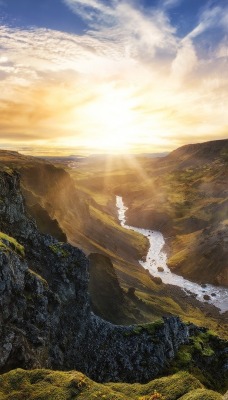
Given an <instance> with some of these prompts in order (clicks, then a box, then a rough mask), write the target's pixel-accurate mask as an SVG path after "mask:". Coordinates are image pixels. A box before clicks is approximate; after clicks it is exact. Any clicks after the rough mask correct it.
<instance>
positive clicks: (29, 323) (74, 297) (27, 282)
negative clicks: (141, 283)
mask: <svg viewBox="0 0 228 400" xmlns="http://www.w3.org/2000/svg"><path fill="white" fill-rule="evenodd" d="M0 193H1V201H0V231H1V232H4V234H7V235H8V236H4V235H3V236H2V239H0V240H1V243H0V304H1V309H0V310H1V311H0V371H1V372H6V371H8V370H10V369H12V368H16V367H19V366H20V367H21V368H35V367H44V368H47V367H48V368H53V369H62V370H64V369H77V370H80V371H82V372H84V373H86V374H87V375H88V376H89V377H91V378H93V379H95V380H97V381H110V380H111V381H125V382H134V381H140V382H145V381H147V380H149V379H152V378H153V377H155V376H157V375H158V374H160V373H161V371H162V369H163V368H164V366H165V365H167V362H168V361H169V360H171V359H172V358H173V357H174V356H175V354H176V352H177V350H178V349H179V347H180V345H181V344H183V343H187V342H188V340H189V336H190V335H193V334H194V331H195V330H196V331H197V329H198V328H195V327H192V326H187V325H185V324H184V323H182V322H181V321H180V320H179V318H177V317H170V318H164V319H163V320H161V321H159V322H157V323H154V324H147V325H142V326H129V327H123V326H114V325H112V324H111V323H108V322H105V321H103V320H102V319H100V318H98V317H97V316H95V315H94V314H93V313H92V312H91V310H90V306H89V295H88V280H89V275H88V260H87V259H86V257H85V255H84V254H83V252H82V251H80V250H79V249H77V248H74V247H72V246H71V245H69V244H66V243H59V242H58V241H57V240H56V239H54V238H52V237H51V236H49V235H44V234H40V233H39V232H38V230H37V228H36V225H35V223H34V221H33V220H32V219H31V218H29V217H28V215H27V214H26V212H25V208H24V202H23V197H22V195H21V192H20V179H19V175H18V174H17V173H15V172H12V171H9V170H5V171H4V170H3V171H1V172H0ZM10 237H13V238H14V239H12V240H11V239H10ZM11 242H12V243H11ZM10 243H11V244H10ZM15 243H19V244H20V246H23V248H22V247H19V245H18V246H17V245H15ZM18 249H20V251H18ZM21 249H23V251H22V250H21Z"/></svg>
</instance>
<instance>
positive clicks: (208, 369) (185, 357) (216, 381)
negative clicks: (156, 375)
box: [167, 331, 228, 391]
mask: <svg viewBox="0 0 228 400" xmlns="http://www.w3.org/2000/svg"><path fill="white" fill-rule="evenodd" d="M214 346H215V341H214V333H212V332H211V331H206V332H201V333H199V334H198V335H195V336H192V337H191V338H190V341H189V344H185V345H182V346H181V347H180V348H179V350H178V353H177V355H176V357H175V359H174V360H172V362H171V365H170V366H169V367H168V369H167V373H175V372H177V371H180V370H185V371H188V372H189V373H191V374H192V375H193V376H195V378H197V379H198V380H199V381H200V382H202V383H203V384H204V385H205V386H206V387H208V388H210V389H212V388H213V389H214V388H215V389H216V390H218V391H222V390H227V389H228V386H227V384H228V382H226V383H225V386H224V376H223V377H222V375H223V374H221V375H220V376H219V375H218V373H217V374H216V372H215V371H216V369H217V371H219V369H220V367H219V365H220V364H219V363H220V361H221V362H222V355H220V356H219V355H217V356H216V354H215V350H216V351H217V354H220V350H221V349H222V348H223V351H225V342H222V343H221V344H220V345H219V346H221V348H220V350H219V348H215V347H214ZM217 346H218V344H217ZM224 354H225V353H224ZM220 358H221V360H220ZM199 359H201V364H202V368H199V366H196V364H197V360H199Z"/></svg>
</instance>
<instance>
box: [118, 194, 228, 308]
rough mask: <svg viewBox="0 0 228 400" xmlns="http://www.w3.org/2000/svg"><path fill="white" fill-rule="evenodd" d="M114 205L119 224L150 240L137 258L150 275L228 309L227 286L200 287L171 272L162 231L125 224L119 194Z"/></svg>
mask: <svg viewBox="0 0 228 400" xmlns="http://www.w3.org/2000/svg"><path fill="white" fill-rule="evenodd" d="M116 207H117V210H118V218H119V221H120V224H121V226H122V227H124V228H126V229H130V230H133V231H135V232H138V233H141V234H142V235H144V236H146V237H147V238H148V240H149V242H150V247H149V250H148V253H147V256H146V257H145V260H139V263H140V264H141V265H142V267H143V268H145V269H148V270H149V272H150V273H151V275H153V276H157V277H160V278H161V279H162V281H163V282H164V283H166V284H170V285H175V286H179V287H180V288H181V289H183V290H184V291H185V292H186V294H187V295H189V296H190V295H192V294H194V295H195V297H196V298H197V299H198V300H200V301H202V302H207V303H209V304H213V305H214V306H215V307H217V308H219V310H220V312H221V313H224V312H226V311H228V290H227V288H225V287H221V286H214V285H210V284H206V285H203V287H202V286H201V285H199V284H198V283H195V282H191V281H189V280H187V279H185V278H183V277H182V276H180V275H176V274H175V273H173V272H171V270H170V269H169V268H168V266H167V263H166V262H167V255H166V253H165V252H164V251H163V248H164V244H165V239H164V236H163V235H162V233H161V232H158V231H153V230H149V229H141V228H136V227H134V226H129V225H127V224H126V216H125V213H126V211H127V209H128V208H127V207H125V205H124V203H123V199H122V197H120V196H116ZM158 267H161V268H163V272H159V271H158ZM205 295H208V296H210V299H209V300H206V299H205V298H204V296H205Z"/></svg>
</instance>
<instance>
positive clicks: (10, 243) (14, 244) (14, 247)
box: [0, 232, 25, 257]
mask: <svg viewBox="0 0 228 400" xmlns="http://www.w3.org/2000/svg"><path fill="white" fill-rule="evenodd" d="M0 250H2V251H7V252H9V251H14V252H15V253H17V254H18V255H19V256H21V257H24V256H25V249H24V246H22V245H21V244H20V243H18V241H17V240H16V239H14V238H13V237H11V236H8V235H6V234H5V233H3V232H0Z"/></svg>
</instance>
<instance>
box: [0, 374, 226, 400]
mask: <svg viewBox="0 0 228 400" xmlns="http://www.w3.org/2000/svg"><path fill="white" fill-rule="evenodd" d="M154 393H159V394H160V396H162V397H160V398H164V400H221V396H220V395H219V394H218V393H216V392H212V391H208V390H205V389H204V387H203V385H202V384H201V383H200V382H199V381H198V380H197V379H196V378H194V377H193V376H191V375H190V374H188V373H187V372H179V373H178V374H175V375H172V376H168V377H164V378H159V379H155V380H153V381H151V382H149V383H147V384H144V385H141V384H138V383H135V384H125V383H119V384H118V383H116V384H115V383H108V384H98V383H96V382H93V381H92V380H90V379H89V378H87V377H86V376H85V375H83V374H82V373H80V372H77V371H70V372H60V371H50V370H32V371H24V370H21V369H17V370H13V371H10V372H9V373H7V374H4V375H1V376H0V400H25V399H26V400H73V399H80V400H89V399H90V400H92V399H97V400H103V399H106V400H121V399H122V400H130V399H132V400H142V399H151V397H152V398H153V395H154ZM206 395H207V396H208V397H205V396H206Z"/></svg>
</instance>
